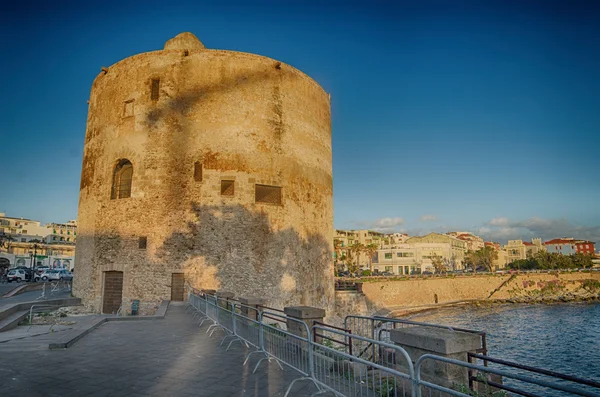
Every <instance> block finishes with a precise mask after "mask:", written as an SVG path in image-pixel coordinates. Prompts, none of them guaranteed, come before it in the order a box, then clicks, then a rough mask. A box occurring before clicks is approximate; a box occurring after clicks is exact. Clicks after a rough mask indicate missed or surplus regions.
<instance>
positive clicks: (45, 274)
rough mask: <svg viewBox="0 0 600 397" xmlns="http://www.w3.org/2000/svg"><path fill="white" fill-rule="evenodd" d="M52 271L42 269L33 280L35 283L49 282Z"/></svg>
mask: <svg viewBox="0 0 600 397" xmlns="http://www.w3.org/2000/svg"><path fill="white" fill-rule="evenodd" d="M51 271H52V269H42V271H41V272H39V273H37V272H36V273H37V274H36V275H35V277H34V278H33V280H34V281H40V280H42V281H48V280H49V279H50V277H49V275H48V274H49V273H50V272H51Z"/></svg>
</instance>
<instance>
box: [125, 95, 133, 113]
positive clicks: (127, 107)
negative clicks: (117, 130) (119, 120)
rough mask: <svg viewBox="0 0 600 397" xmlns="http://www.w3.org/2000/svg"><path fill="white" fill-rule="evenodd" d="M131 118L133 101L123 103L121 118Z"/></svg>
mask: <svg viewBox="0 0 600 397" xmlns="http://www.w3.org/2000/svg"><path fill="white" fill-rule="evenodd" d="M131 116H133V99H130V100H129V101H125V103H124V104H123V117H131Z"/></svg>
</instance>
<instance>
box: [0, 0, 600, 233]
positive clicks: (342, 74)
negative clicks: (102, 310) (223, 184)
mask: <svg viewBox="0 0 600 397" xmlns="http://www.w3.org/2000/svg"><path fill="white" fill-rule="evenodd" d="M49 3H50V2H47V3H46V2H24V3H21V5H19V6H16V5H13V6H12V7H13V8H10V7H9V8H7V9H6V10H3V11H2V14H1V18H2V19H1V23H0V33H1V34H2V37H3V43H2V52H3V54H4V57H3V62H1V63H0V70H1V71H2V75H3V76H4V79H3V82H2V87H3V90H2V95H0V101H1V103H0V105H1V107H0V109H2V110H1V112H2V113H1V116H2V117H1V121H0V134H1V148H2V153H3V158H4V159H5V164H4V167H3V172H1V173H0V186H1V187H2V188H1V189H2V194H1V195H0V211H4V212H6V213H7V214H8V215H10V216H23V217H28V218H33V219H39V220H41V221H43V222H50V221H67V220H68V219H72V218H75V217H76V214H77V202H78V194H79V188H78V187H79V177H80V171H81V157H82V148H83V139H84V135H85V122H86V116H87V105H86V100H87V99H88V96H89V90H90V87H91V83H92V81H93V79H94V77H95V76H96V75H97V74H98V72H99V71H100V67H102V66H109V65H111V64H113V63H115V62H117V61H119V60H121V59H123V58H125V57H127V56H130V55H133V54H136V53H139V52H144V51H151V50H158V49H161V48H162V46H163V45H164V42H165V41H166V40H168V39H169V38H171V37H173V36H175V35H176V34H178V33H180V32H183V31H190V32H193V33H194V34H195V35H196V36H198V38H200V40H202V42H203V43H204V44H205V45H206V46H207V47H208V48H215V49H228V50H237V51H245V52H252V53H257V54H261V55H265V56H268V57H271V58H274V59H278V60H281V61H283V62H285V63H288V64H291V65H293V66H295V67H297V68H299V69H301V70H303V71H304V72H306V73H307V74H308V75H310V76H311V77H313V78H314V79H315V80H316V81H317V82H319V83H320V84H321V85H322V86H323V87H324V88H325V90H326V91H328V92H330V93H331V96H332V125H333V159H334V164H333V166H334V210H335V227H336V228H377V229H379V230H382V231H405V232H408V233H410V234H423V233H427V232H429V231H442V232H443V231H447V230H468V231H472V232H476V233H479V234H481V235H483V236H484V237H486V238H488V239H493V240H497V241H501V242H504V241H506V240H507V239H508V238H525V239H529V238H531V237H537V236H539V237H542V238H544V239H550V238H553V237H558V236H563V235H564V236H569V235H571V236H574V237H578V238H588V239H592V240H593V241H597V242H600V209H599V206H598V203H600V183H599V181H598V171H599V170H600V151H599V150H598V149H599V143H600V95H599V94H598V93H599V92H600V72H599V71H600V3H596V2H593V1H587V2H583V1H579V2H578V1H564V2H558V1H503V2H494V1H470V2H466V1H438V2H416V1H415V2H400V1H398V2H383V1H369V2H367V1H365V2H351V1H329V2H327V1H321V2H310V1H304V2H299V1H286V2H284V1H262V2H250V1H247V2H236V1H230V2H224V4H227V5H226V6H223V5H219V4H221V3H223V2H212V3H210V2H209V3H203V2H201V1H189V2H178V1H171V2H152V1H145V2H123V3H121V2H115V1H110V0H107V1H103V2H89V3H90V4H87V3H88V2H68V1H61V2H56V3H59V4H49ZM84 3H85V4H84Z"/></svg>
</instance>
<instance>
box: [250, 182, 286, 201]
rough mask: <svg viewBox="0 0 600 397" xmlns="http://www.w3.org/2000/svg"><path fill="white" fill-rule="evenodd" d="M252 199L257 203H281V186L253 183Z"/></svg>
mask: <svg viewBox="0 0 600 397" xmlns="http://www.w3.org/2000/svg"><path fill="white" fill-rule="evenodd" d="M254 201H255V202H257V203H266V204H276V205H281V187H279V186H268V185H254Z"/></svg>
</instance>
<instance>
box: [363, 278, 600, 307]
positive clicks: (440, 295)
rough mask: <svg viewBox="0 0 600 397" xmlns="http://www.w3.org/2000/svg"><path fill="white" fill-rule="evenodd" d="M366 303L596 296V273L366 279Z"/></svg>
mask: <svg viewBox="0 0 600 397" xmlns="http://www.w3.org/2000/svg"><path fill="white" fill-rule="evenodd" d="M362 290H363V293H364V295H365V300H366V301H367V303H368V306H369V307H373V308H377V309H387V310H390V311H395V310H401V309H407V308H412V309H418V308H420V307H423V308H430V307H436V306H442V305H447V304H452V303H458V302H464V301H482V300H484V301H486V300H487V301H515V302H544V301H570V300H578V299H598V297H599V293H600V273H598V272H585V273H584V272H582V273H523V274H513V275H511V274H502V275H481V276H468V277H444V278H433V277H432V278H414V279H407V280H390V281H376V282H366V283H364V284H363V287H362Z"/></svg>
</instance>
